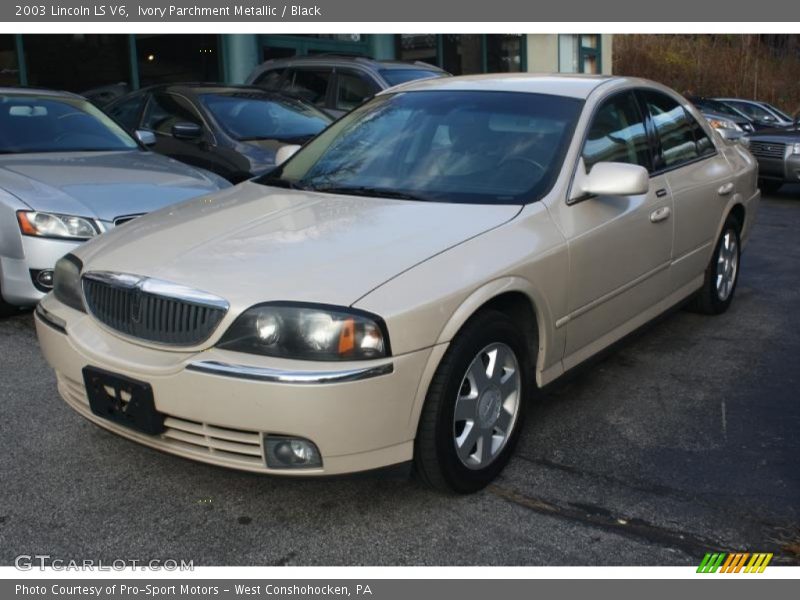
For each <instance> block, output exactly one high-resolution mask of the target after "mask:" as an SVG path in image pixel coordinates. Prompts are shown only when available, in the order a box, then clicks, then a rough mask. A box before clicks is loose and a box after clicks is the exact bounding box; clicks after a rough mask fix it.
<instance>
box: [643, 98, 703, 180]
mask: <svg viewBox="0 0 800 600" xmlns="http://www.w3.org/2000/svg"><path fill="white" fill-rule="evenodd" d="M645 103H646V104H647V110H648V111H649V112H650V116H651V117H652V118H653V123H655V126H656V132H657V133H658V138H659V141H660V145H661V166H662V167H672V166H675V165H679V164H681V163H685V162H688V161H690V160H693V159H695V158H697V157H698V156H700V153H699V152H698V148H697V144H696V143H695V139H694V132H693V127H694V125H696V123H694V124H693V121H694V119H692V118H691V116H690V115H689V113H687V112H686V111H685V110H684V109H683V107H682V106H681V105H680V104H678V103H677V102H676V101H675V100H673V99H672V98H670V97H669V96H665V95H664V94H660V93H658V92H647V93H646V94H645ZM709 141H710V140H709Z"/></svg>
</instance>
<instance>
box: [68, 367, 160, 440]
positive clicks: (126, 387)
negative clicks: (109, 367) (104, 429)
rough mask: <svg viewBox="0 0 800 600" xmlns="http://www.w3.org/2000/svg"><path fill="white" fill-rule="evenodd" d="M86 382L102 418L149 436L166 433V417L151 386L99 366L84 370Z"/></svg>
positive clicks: (90, 395)
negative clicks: (156, 403) (157, 407)
mask: <svg viewBox="0 0 800 600" xmlns="http://www.w3.org/2000/svg"><path fill="white" fill-rule="evenodd" d="M83 381H84V384H85V386H86V395H87V396H88V398H89V407H90V408H91V410H92V412H93V413H94V414H96V415H97V416H98V417H102V418H104V419H107V420H109V421H112V422H114V423H117V424H119V425H122V426H124V427H127V428H129V429H133V430H135V431H139V432H141V433H146V434H147V435H158V434H160V433H163V432H164V415H163V414H162V413H160V412H158V411H157V410H156V406H155V401H154V399H153V388H152V386H151V385H150V384H149V383H145V382H143V381H137V380H136V379H131V378H130V377H125V376H124V375H118V374H116V373H111V372H109V371H104V370H103V369H98V368H96V367H84V368H83Z"/></svg>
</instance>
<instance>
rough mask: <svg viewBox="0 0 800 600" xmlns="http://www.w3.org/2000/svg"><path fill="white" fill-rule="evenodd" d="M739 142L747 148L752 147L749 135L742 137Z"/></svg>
mask: <svg viewBox="0 0 800 600" xmlns="http://www.w3.org/2000/svg"><path fill="white" fill-rule="evenodd" d="M739 141H740V142H741V143H742V144H743V145H744V146H747V147H748V148H749V147H750V137H749V136H747V135H744V136H742V137H740V138H739Z"/></svg>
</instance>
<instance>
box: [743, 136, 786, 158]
mask: <svg viewBox="0 0 800 600" xmlns="http://www.w3.org/2000/svg"><path fill="white" fill-rule="evenodd" d="M750 152H751V153H752V154H753V156H761V157H763V158H781V159H782V158H783V157H784V154H785V153H786V144H784V143H783V142H756V141H754V140H751V141H750Z"/></svg>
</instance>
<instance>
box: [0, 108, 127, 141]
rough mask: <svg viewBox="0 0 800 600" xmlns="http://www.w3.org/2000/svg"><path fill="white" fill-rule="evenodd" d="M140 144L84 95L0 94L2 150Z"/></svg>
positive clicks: (0, 138) (0, 137)
mask: <svg viewBox="0 0 800 600" xmlns="http://www.w3.org/2000/svg"><path fill="white" fill-rule="evenodd" d="M138 147H139V146H138V145H137V144H136V142H135V141H134V140H133V138H131V137H130V136H129V135H128V134H127V133H125V131H124V130H123V129H122V128H121V127H120V126H119V125H117V124H116V123H115V122H114V121H112V120H111V119H110V118H109V117H107V116H106V115H105V114H104V113H103V112H101V111H100V109H98V108H96V107H95V106H94V105H92V104H91V103H89V102H88V101H86V100H84V99H82V98H58V97H52V96H29V95H14V94H6V95H0V152H2V153H4V154H11V153H29V152H101V151H109V150H134V149H136V148H138Z"/></svg>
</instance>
